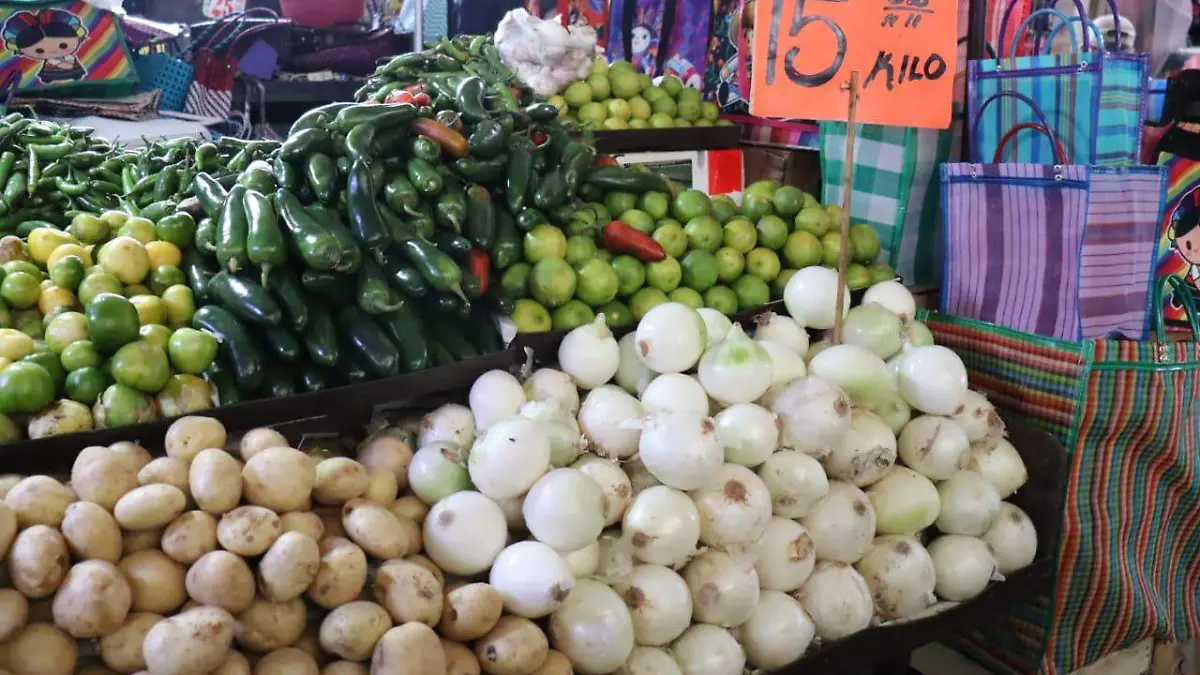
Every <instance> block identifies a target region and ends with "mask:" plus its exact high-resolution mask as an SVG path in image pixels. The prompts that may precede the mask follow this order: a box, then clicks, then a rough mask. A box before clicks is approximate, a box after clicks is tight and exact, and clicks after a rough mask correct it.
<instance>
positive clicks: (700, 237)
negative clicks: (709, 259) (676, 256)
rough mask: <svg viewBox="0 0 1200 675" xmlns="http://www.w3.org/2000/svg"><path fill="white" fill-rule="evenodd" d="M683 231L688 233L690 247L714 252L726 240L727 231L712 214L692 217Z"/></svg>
mask: <svg viewBox="0 0 1200 675" xmlns="http://www.w3.org/2000/svg"><path fill="white" fill-rule="evenodd" d="M683 231H684V232H685V233H686V234H687V238H688V248H692V249H700V250H702V251H709V252H712V251H715V250H717V249H718V248H721V243H722V242H723V241H724V240H725V231H724V230H723V229H722V228H721V223H719V222H717V219H716V218H713V217H712V216H697V217H695V218H692V219H691V220H689V221H688V224H687V226H685V227H684V228H683Z"/></svg>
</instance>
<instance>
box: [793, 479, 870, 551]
mask: <svg viewBox="0 0 1200 675" xmlns="http://www.w3.org/2000/svg"><path fill="white" fill-rule="evenodd" d="M800 524H801V525H803V526H804V528H805V529H806V530H808V534H809V535H810V536H811V537H812V540H813V545H814V546H815V547H816V551H817V560H836V561H838V562H844V563H854V562H858V559H859V558H861V557H863V556H864V555H865V554H866V553H867V551H869V550H871V539H872V538H873V537H874V536H875V507H873V506H871V500H869V499H867V495H866V494H864V493H863V491H862V490H859V489H858V488H856V487H854V486H853V485H851V484H849V483H843V482H841V481H829V494H827V495H825V498H824V499H822V500H821V501H819V502H817V503H816V504H815V505H814V506H813V507H812V508H811V509H810V510H809V512H808V515H806V516H804V518H803V519H801V521H800Z"/></svg>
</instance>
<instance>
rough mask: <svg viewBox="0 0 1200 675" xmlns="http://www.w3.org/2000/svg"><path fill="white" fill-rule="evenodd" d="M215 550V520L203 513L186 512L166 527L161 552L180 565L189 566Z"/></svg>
mask: <svg viewBox="0 0 1200 675" xmlns="http://www.w3.org/2000/svg"><path fill="white" fill-rule="evenodd" d="M216 549H217V519H216V518H213V517H212V516H211V515H209V514H207V513H205V512H203V511H187V512H184V513H181V514H179V517H178V518H176V519H175V520H172V521H171V524H170V525H167V529H165V530H163V535H162V551H163V553H165V554H166V556H167V557H168V558H170V559H171V560H174V561H175V562H177V563H179V564H181V565H191V564H192V563H194V562H196V561H197V560H199V559H200V558H201V556H203V555H204V554H205V553H210V552H212V551H215V550H216Z"/></svg>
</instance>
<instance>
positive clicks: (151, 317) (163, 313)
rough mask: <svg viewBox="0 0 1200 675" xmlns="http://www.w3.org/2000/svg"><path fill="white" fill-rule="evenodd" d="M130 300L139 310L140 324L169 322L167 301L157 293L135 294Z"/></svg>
mask: <svg viewBox="0 0 1200 675" xmlns="http://www.w3.org/2000/svg"><path fill="white" fill-rule="evenodd" d="M129 302H131V303H133V308H134V309H136V310H137V314H138V324H139V325H142V326H147V325H150V324H166V323H167V303H165V302H163V299H162V298H160V297H158V296H157V295H135V296H133V297H132V298H129Z"/></svg>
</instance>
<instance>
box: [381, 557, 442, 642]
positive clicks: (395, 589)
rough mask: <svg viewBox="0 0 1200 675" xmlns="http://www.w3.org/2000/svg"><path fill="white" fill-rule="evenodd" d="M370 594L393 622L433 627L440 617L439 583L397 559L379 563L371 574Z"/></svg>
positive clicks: (429, 573) (431, 575)
mask: <svg viewBox="0 0 1200 675" xmlns="http://www.w3.org/2000/svg"><path fill="white" fill-rule="evenodd" d="M372 591H373V592H374V594H375V601H376V602H378V603H379V604H381V605H383V606H384V607H385V608H386V609H387V611H388V614H391V616H392V619H394V620H395V621H396V622H397V623H400V624H405V623H408V622H410V621H419V622H421V623H424V624H426V625H429V626H436V625H437V623H438V620H439V619H441V617H442V584H441V583H439V582H438V580H437V577H435V576H433V573H431V572H430V571H429V570H427V569H425V568H424V567H423V566H421V565H418V564H417V563H414V562H409V561H407V560H401V559H395V560H389V561H387V562H385V563H383V564H382V565H380V567H379V569H378V570H377V571H376V572H375V584H374V586H373V588H372Z"/></svg>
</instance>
